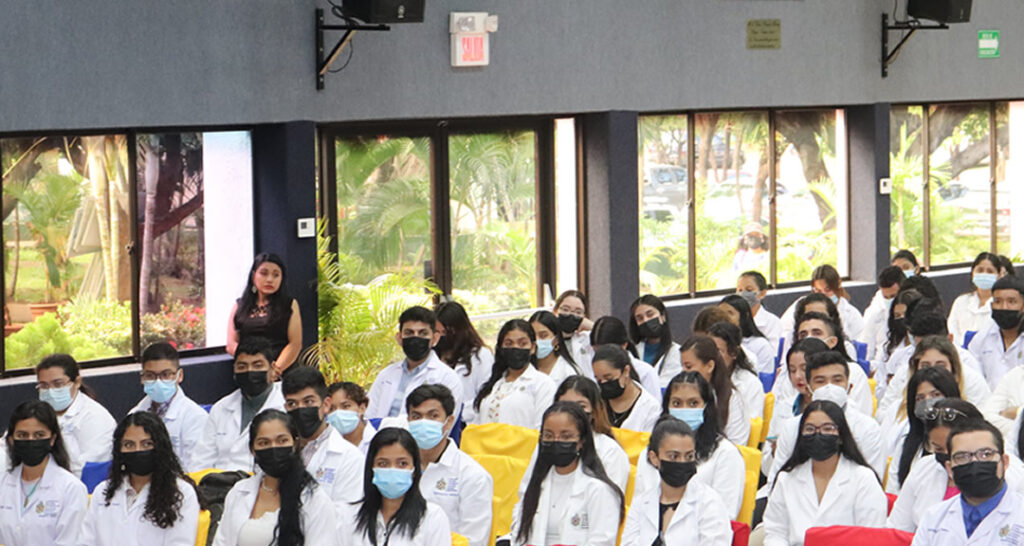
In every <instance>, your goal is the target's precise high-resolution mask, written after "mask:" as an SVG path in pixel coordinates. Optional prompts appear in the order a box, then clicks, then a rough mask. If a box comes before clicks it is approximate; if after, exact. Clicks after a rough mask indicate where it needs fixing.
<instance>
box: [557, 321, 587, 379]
mask: <svg viewBox="0 0 1024 546" xmlns="http://www.w3.org/2000/svg"><path fill="white" fill-rule="evenodd" d="M563 341H565V342H566V344H567V345H568V347H569V354H571V355H572V360H573V362H575V363H576V365H577V366H579V368H580V373H582V374H583V375H585V376H587V377H589V378H591V379H593V378H594V366H593V364H594V348H593V347H592V346H591V345H590V331H589V330H587V331H586V332H580V331H577V332H575V333H573V335H571V336H569V337H568V338H565V339H564V340H563Z"/></svg>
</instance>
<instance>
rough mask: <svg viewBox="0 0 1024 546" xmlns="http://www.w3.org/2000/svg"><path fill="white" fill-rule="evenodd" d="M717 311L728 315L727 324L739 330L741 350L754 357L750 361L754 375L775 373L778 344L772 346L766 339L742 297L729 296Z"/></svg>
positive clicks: (723, 299)
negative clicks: (719, 310)
mask: <svg viewBox="0 0 1024 546" xmlns="http://www.w3.org/2000/svg"><path fill="white" fill-rule="evenodd" d="M718 307H719V309H721V310H723V311H725V312H726V314H728V315H729V322H730V323H732V324H733V325H735V326H736V327H737V328H739V329H740V334H741V335H742V345H743V348H744V349H746V350H747V351H749V352H750V353H751V354H753V355H754V357H755V359H756V360H753V361H751V363H750V364H751V365H752V366H753V368H754V371H755V373H775V357H777V356H778V353H779V344H778V343H777V342H776V343H775V345H772V344H771V343H769V342H768V338H767V337H766V336H765V335H764V333H762V332H761V330H760V329H758V327H757V324H755V323H754V317H753V316H752V315H751V314H750V305H748V304H747V300H745V299H743V297H742V296H739V295H736V294H730V295H728V296H726V297H724V298H722V301H721V302H720V303H719V304H718Z"/></svg>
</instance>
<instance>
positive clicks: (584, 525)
mask: <svg viewBox="0 0 1024 546" xmlns="http://www.w3.org/2000/svg"><path fill="white" fill-rule="evenodd" d="M569 523H571V524H572V526H573V527H575V528H577V529H590V521H589V520H588V519H587V514H573V515H572V519H571V520H569Z"/></svg>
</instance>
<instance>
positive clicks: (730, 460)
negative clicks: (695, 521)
mask: <svg viewBox="0 0 1024 546" xmlns="http://www.w3.org/2000/svg"><path fill="white" fill-rule="evenodd" d="M746 475H747V474H746V466H745V465H744V462H743V455H741V454H740V450H739V449H738V448H737V447H736V444H733V443H732V442H730V441H729V440H728V439H726V438H719V439H718V445H717V446H716V447H715V450H714V451H712V452H711V456H710V457H708V460H706V461H704V462H701V463H698V464H697V474H696V475H695V476H694V477H693V483H702V484H704V485H706V486H708V487H709V488H710V489H711V490H712V491H714V492H715V493H716V494H717V495H718V497H719V499H721V501H722V503H723V506H724V507H725V511H726V515H728V516H729V519H736V518H737V517H739V514H740V508H741V507H742V506H743V488H744V487H745V486H746ZM660 485H661V476H660V475H658V469H657V468H654V467H653V466H651V463H650V462H648V460H647V452H646V451H645V452H643V453H641V454H640V461H638V462H637V465H636V483H635V485H634V486H633V496H634V497H635V496H636V495H639V494H641V493H643V492H646V491H648V490H650V489H657V488H658V487H659V486H660Z"/></svg>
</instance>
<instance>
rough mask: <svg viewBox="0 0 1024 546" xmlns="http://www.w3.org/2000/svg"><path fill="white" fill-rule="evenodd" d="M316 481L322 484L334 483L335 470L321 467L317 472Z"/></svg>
mask: <svg viewBox="0 0 1024 546" xmlns="http://www.w3.org/2000/svg"><path fill="white" fill-rule="evenodd" d="M316 481H318V482H320V483H334V469H333V468H324V467H320V470H317V471H316Z"/></svg>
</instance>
